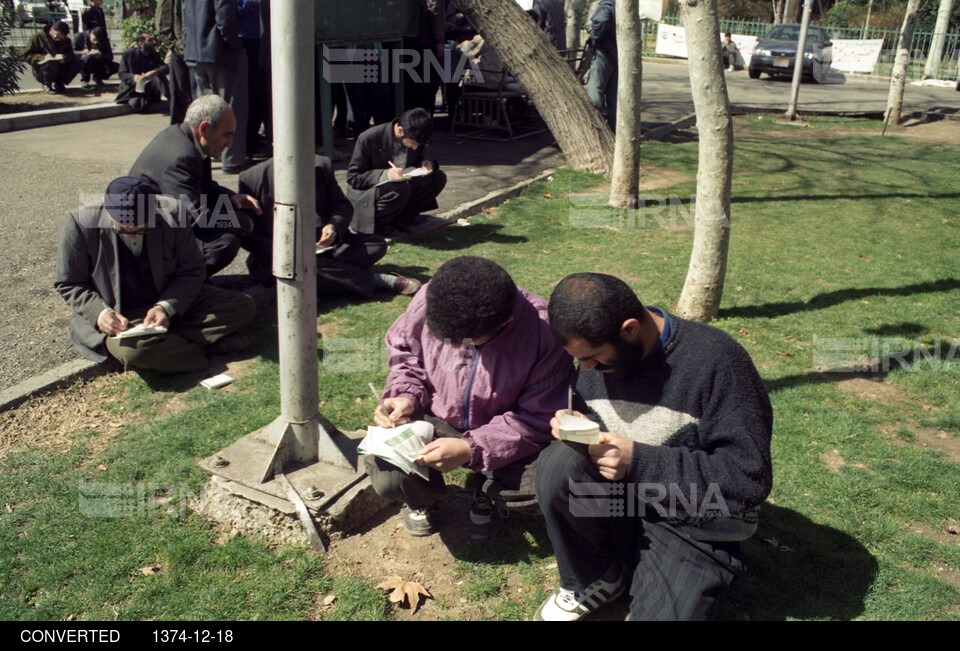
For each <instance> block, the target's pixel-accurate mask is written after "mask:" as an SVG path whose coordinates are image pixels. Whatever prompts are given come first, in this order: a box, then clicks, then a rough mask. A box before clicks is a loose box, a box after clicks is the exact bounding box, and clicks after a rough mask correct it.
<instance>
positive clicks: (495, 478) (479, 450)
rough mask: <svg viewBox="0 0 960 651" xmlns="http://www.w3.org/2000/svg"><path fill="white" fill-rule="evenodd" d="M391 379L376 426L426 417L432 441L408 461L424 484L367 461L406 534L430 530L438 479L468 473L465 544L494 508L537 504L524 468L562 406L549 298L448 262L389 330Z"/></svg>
mask: <svg viewBox="0 0 960 651" xmlns="http://www.w3.org/2000/svg"><path fill="white" fill-rule="evenodd" d="M386 341H387V348H388V350H389V354H390V358H389V364H390V375H389V377H388V378H387V386H386V388H385V389H384V391H383V407H378V408H377V410H376V412H375V413H374V421H375V422H376V423H377V425H380V426H381V427H391V426H394V425H401V424H403V423H406V422H409V421H411V420H419V419H423V418H425V417H426V418H427V419H429V420H431V422H433V423H434V426H435V427H436V428H437V438H435V439H434V440H433V441H432V442H431V443H429V444H428V445H427V446H426V447H425V448H424V450H423V457H422V458H420V459H419V460H418V463H419V464H420V465H422V466H426V467H428V468H430V471H429V473H430V480H429V481H424V480H422V479H420V478H419V477H417V476H416V475H406V474H404V473H403V472H402V471H401V470H399V469H397V468H395V467H394V466H392V465H390V464H388V463H385V462H383V461H382V460H379V459H376V458H375V457H367V458H366V460H365V462H364V463H365V466H366V469H367V472H368V473H369V474H370V478H371V480H372V482H373V486H374V489H375V490H376V491H377V493H378V494H380V495H381V496H383V497H386V498H388V499H395V500H398V501H402V502H403V503H404V507H403V523H404V527H405V528H406V529H407V531H408V532H409V533H411V534H413V535H421V536H422V535H428V534H430V533H432V532H433V526H432V523H431V522H430V513H429V509H430V507H431V506H432V505H433V504H434V502H436V501H437V500H438V499H440V497H442V496H443V493H444V489H445V484H444V481H443V476H442V473H446V472H449V471H450V470H453V469H454V468H458V467H460V466H466V467H468V468H470V469H472V470H475V471H476V472H477V473H480V474H478V475H475V476H474V477H473V478H471V482H470V485H472V486H473V487H474V489H475V498H474V506H473V509H472V510H471V513H470V517H471V522H472V523H473V525H474V530H473V535H474V536H475V537H486V536H488V535H490V533H492V531H493V530H494V529H495V528H496V525H497V508H496V507H509V508H517V507H521V506H533V505H535V503H536V502H535V498H534V494H533V492H532V480H533V465H534V462H535V461H536V458H537V455H539V454H540V450H541V449H543V448H544V446H546V445H547V444H548V443H549V442H550V439H551V437H550V426H549V423H550V419H551V418H552V417H553V415H554V414H555V413H556V411H557V410H558V409H562V408H564V407H565V406H566V400H567V398H566V396H567V388H568V387H569V385H570V380H571V378H572V375H573V360H572V359H571V357H570V356H569V355H568V354H567V353H566V352H565V351H564V350H563V348H561V347H560V345H559V344H558V343H557V342H556V341H555V340H554V339H553V337H552V336H551V335H550V326H549V324H548V323H547V302H546V301H545V300H544V299H542V298H541V297H539V296H537V295H536V294H532V293H530V292H528V291H526V290H524V289H521V288H519V287H517V286H516V285H515V284H514V282H513V280H512V279H511V278H510V275H509V274H508V273H507V272H506V271H505V270H504V269H503V268H502V267H501V266H500V265H498V264H496V263H495V262H492V261H490V260H485V259H483V258H475V257H459V258H454V259H452V260H449V261H447V262H446V263H444V264H443V265H441V266H440V268H439V269H438V270H437V273H436V274H435V275H434V277H433V279H432V280H431V281H430V282H429V283H428V284H427V285H426V286H425V287H424V290H423V291H421V292H420V293H419V294H418V295H417V296H416V297H415V298H414V299H413V300H412V301H411V303H410V306H409V307H408V308H407V311H406V312H404V314H403V315H401V316H400V318H398V319H397V320H396V322H394V324H393V325H392V326H391V327H390V330H389V331H388V332H387V339H386Z"/></svg>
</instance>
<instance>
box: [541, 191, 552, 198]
mask: <svg viewBox="0 0 960 651" xmlns="http://www.w3.org/2000/svg"><path fill="white" fill-rule="evenodd" d="M543 198H544V199H553V195H552V194H550V193H549V192H544V193H543Z"/></svg>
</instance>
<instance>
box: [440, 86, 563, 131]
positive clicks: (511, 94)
mask: <svg viewBox="0 0 960 651" xmlns="http://www.w3.org/2000/svg"><path fill="white" fill-rule="evenodd" d="M480 75H482V83H483V84H484V85H483V86H477V85H471V79H470V78H469V77H466V78H465V79H464V80H463V81H462V82H461V85H462V88H463V92H461V94H460V98H459V99H458V100H457V105H456V107H455V108H454V111H453V121H452V123H451V128H450V131H451V132H452V133H453V135H455V136H459V137H462V138H476V139H479V140H495V141H499V142H507V141H510V140H516V139H518V138H525V137H527V136H532V135H535V134H538V133H542V132H544V131H546V130H547V128H546V126H544V125H543V122H542V121H541V120H540V116H539V115H537V113H536V110H535V109H534V108H533V106H532V104H530V102H528V101H527V97H526V94H525V93H524V92H523V89H522V88H521V87H520V84H518V83H517V82H516V80H514V79H513V77H511V76H510V75H509V73H507V71H506V70H483V69H480ZM477 81H480V79H479V78H478V79H476V80H474V83H475V82H477Z"/></svg>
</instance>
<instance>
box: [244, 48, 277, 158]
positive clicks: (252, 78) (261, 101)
mask: <svg viewBox="0 0 960 651" xmlns="http://www.w3.org/2000/svg"><path fill="white" fill-rule="evenodd" d="M243 48H244V50H245V51H246V53H247V85H248V87H247V98H248V104H247V109H248V115H247V133H246V138H247V152H248V153H249V152H252V151H255V150H256V148H257V143H258V140H259V134H260V125H262V124H265V123H266V125H267V127H266V129H265V133H267V134H268V135H269V134H270V133H271V129H270V128H269V122H270V86H269V81H268V79H267V74H266V72H265V71H264V70H261V69H260V39H258V38H245V39H243Z"/></svg>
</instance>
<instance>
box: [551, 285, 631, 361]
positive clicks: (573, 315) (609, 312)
mask: <svg viewBox="0 0 960 651" xmlns="http://www.w3.org/2000/svg"><path fill="white" fill-rule="evenodd" d="M548 313H549V315H550V332H551V333H552V334H553V338H554V339H556V340H557V341H558V342H560V345H561V346H566V345H567V343H568V342H569V341H570V340H571V339H573V338H574V337H576V338H578V339H583V340H585V341H586V342H587V343H589V344H590V345H591V346H602V345H604V344H616V343H617V342H619V341H620V328H621V327H622V326H623V322H624V321H626V320H627V319H636V320H637V321H639V322H640V323H643V322H644V320H645V319H647V318H648V317H647V312H646V310H644V308H643V303H641V302H640V299H639V298H637V295H636V294H635V293H634V292H633V290H632V289H630V286H629V285H627V283H625V282H623V281H622V280H620V279H619V278H616V277H614V276H608V275H606V274H598V273H579V274H573V275H570V276H567V277H566V278H564V279H563V280H561V281H560V282H559V283H558V284H557V286H556V287H555V288H554V290H553V294H551V295H550V306H549V309H548Z"/></svg>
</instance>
